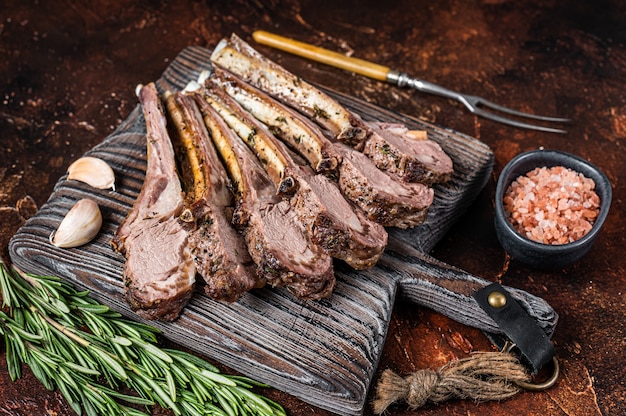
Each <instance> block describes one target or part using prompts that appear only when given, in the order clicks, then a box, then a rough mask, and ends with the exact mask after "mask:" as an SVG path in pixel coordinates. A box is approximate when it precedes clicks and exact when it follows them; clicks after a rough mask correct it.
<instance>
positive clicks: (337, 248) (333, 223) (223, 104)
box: [206, 78, 387, 269]
mask: <svg viewBox="0 0 626 416" xmlns="http://www.w3.org/2000/svg"><path fill="white" fill-rule="evenodd" d="M213 81H214V80H213V79H212V78H210V79H209V80H207V84H206V85H207V91H206V95H207V100H208V102H209V103H210V105H211V106H213V107H214V108H215V109H217V110H218V112H219V113H220V114H221V115H223V116H226V117H227V119H226V123H227V124H229V125H230V126H231V128H233V130H234V131H236V132H237V133H238V134H239V137H240V138H241V139H242V140H243V141H244V142H246V144H247V145H248V146H249V147H250V148H251V149H253V150H255V152H256V153H257V156H259V157H260V158H263V157H267V158H268V159H269V160H280V161H281V162H282V163H284V164H282V165H281V171H280V172H272V171H271V169H275V168H276V167H277V166H278V164H276V163H263V165H264V167H265V169H266V170H267V171H268V173H269V174H270V176H271V177H274V178H281V179H280V181H278V180H275V183H276V185H277V186H278V190H279V193H281V191H282V190H281V189H280V186H281V185H282V184H284V182H285V178H290V180H292V181H293V183H294V185H295V186H294V187H293V192H292V193H291V194H290V196H289V200H290V202H291V205H292V206H293V207H294V208H295V212H296V213H297V215H298V218H299V219H300V221H301V222H302V223H303V224H304V226H305V228H306V230H307V232H308V234H309V237H310V238H311V240H312V241H313V242H315V243H317V244H319V245H320V246H321V247H323V248H324V249H326V250H327V251H328V252H329V253H330V255H331V256H333V257H336V258H339V259H342V260H344V261H346V263H348V264H349V265H350V266H352V267H353V268H355V269H365V268H369V267H372V266H373V265H374V264H376V262H377V261H378V259H379V258H380V256H381V255H382V252H383V251H384V248H385V246H386V244H387V232H386V231H385V230H384V228H383V226H381V225H380V224H378V223H375V222H373V221H371V220H369V219H368V218H366V216H365V215H364V214H363V213H362V211H360V210H359V209H357V208H355V207H354V206H352V205H351V204H350V203H348V201H346V199H345V198H344V197H343V196H342V194H341V192H340V191H339V189H338V187H337V186H336V184H335V183H333V182H331V181H330V180H329V179H328V178H327V177H326V176H323V175H319V174H315V173H314V172H313V171H312V170H311V169H310V168H309V167H305V166H302V165H300V164H298V163H296V161H295V160H294V159H293V158H292V157H291V154H290V153H289V152H288V150H287V148H286V147H285V145H284V144H283V143H281V142H280V141H279V140H277V139H276V137H274V136H273V135H272V134H271V133H270V131H269V130H268V129H267V127H266V126H264V125H263V124H261V123H260V122H259V121H258V120H256V119H254V118H253V117H252V116H251V115H250V114H249V113H248V112H247V111H246V110H245V109H244V108H243V107H241V106H240V105H239V104H238V103H237V102H236V101H235V100H234V99H232V98H231V97H230V96H229V95H228V94H227V93H226V92H225V91H224V90H222V89H221V87H220V86H219V84H217V83H215V82H213ZM243 126H245V127H243ZM282 194H284V192H282Z"/></svg>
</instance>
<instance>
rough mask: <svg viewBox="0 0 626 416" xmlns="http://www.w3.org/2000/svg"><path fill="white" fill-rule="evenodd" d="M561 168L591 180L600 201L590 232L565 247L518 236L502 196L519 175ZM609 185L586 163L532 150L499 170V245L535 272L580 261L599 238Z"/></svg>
mask: <svg viewBox="0 0 626 416" xmlns="http://www.w3.org/2000/svg"><path fill="white" fill-rule="evenodd" d="M553 166H564V167H566V168H569V169H572V170H574V171H576V172H579V173H582V174H583V175H585V176H586V177H587V178H591V179H593V181H594V182H595V184H596V187H595V191H596V193H597V194H598V196H599V197H600V212H599V213H598V217H597V218H596V221H595V223H594V224H593V227H592V229H591V230H590V231H589V232H588V233H587V234H586V235H585V236H583V237H582V238H580V239H579V240H576V241H574V242H571V243H567V244H560V245H550V244H543V243H539V242H536V241H533V240H530V239H529V238H527V237H525V236H523V235H522V234H520V233H519V232H518V231H517V230H516V229H515V228H513V225H511V223H510V222H509V220H508V219H507V218H506V215H505V213H504V203H503V198H504V193H505V192H506V190H507V188H508V187H509V185H510V184H511V183H512V182H513V181H514V180H515V179H517V178H518V177H519V176H520V175H525V174H526V173H528V172H530V171H531V170H533V169H535V168H537V167H548V168H550V167H553ZM611 198H612V189H611V183H610V182H609V180H608V178H607V177H606V175H605V174H604V173H602V172H601V171H600V169H598V168H597V167H596V166H594V165H593V164H591V163H589V162H588V161H586V160H584V159H582V158H580V157H578V156H574V155H571V154H569V153H565V152H561V151H557V150H543V149H539V150H532V151H529V152H525V153H521V154H519V155H517V156H516V157H514V158H513V159H512V160H511V161H510V162H509V163H508V164H507V165H506V166H505V167H504V169H503V170H502V173H501V174H500V177H499V178H498V183H497V186H496V195H495V229H496V234H497V236H498V240H499V241H500V244H501V245H502V247H503V248H504V250H506V252H507V253H508V254H509V255H510V256H511V258H513V259H515V260H518V261H520V262H522V263H524V264H527V265H529V266H532V267H535V268H538V269H547V270H549V269H552V270H554V269H559V268H563V267H566V266H568V265H570V264H572V263H574V262H576V261H578V260H579V259H580V258H581V257H583V256H584V255H585V254H586V253H587V252H588V251H589V249H590V248H591V246H592V245H593V243H594V241H595V240H596V238H597V237H598V233H599V232H600V229H601V228H602V225H603V224H604V221H605V220H606V217H607V215H608V212H609V207H610V206H611Z"/></svg>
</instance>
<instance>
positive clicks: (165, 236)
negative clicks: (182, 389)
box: [112, 83, 196, 321]
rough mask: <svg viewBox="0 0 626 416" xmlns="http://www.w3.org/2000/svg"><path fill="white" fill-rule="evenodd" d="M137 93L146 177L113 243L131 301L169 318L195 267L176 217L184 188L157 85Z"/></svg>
mask: <svg viewBox="0 0 626 416" xmlns="http://www.w3.org/2000/svg"><path fill="white" fill-rule="evenodd" d="M138 96H139V101H140V102H141V104H142V106H143V114H144V117H145V119H146V130H147V134H146V141H147V155H148V162H147V169H146V178H145V180H144V183H143V186H142V188H141V191H140V192H139V195H138V196H137V200H136V201H135V204H134V205H133V207H132V209H131V211H130V212H129V213H128V216H127V217H126V218H125V219H124V221H123V222H122V223H121V224H120V226H119V227H118V229H117V231H116V233H115V236H114V238H113V241H112V245H113V247H114V248H115V249H116V250H117V251H119V252H121V253H123V254H124V255H125V257H126V262H125V264H124V290H125V297H126V300H127V301H128V303H129V304H130V306H131V307H132V308H133V309H134V310H135V311H136V312H137V313H138V314H139V315H140V316H142V317H144V318H146V319H161V320H168V321H171V320H173V319H175V318H176V317H178V315H179V314H180V311H181V310H182V308H183V307H184V306H185V305H186V304H187V302H188V300H189V298H190V297H191V295H192V293H193V290H194V285H195V275H196V268H195V263H194V261H193V256H192V254H191V250H190V249H189V244H188V233H187V230H186V229H185V226H184V224H183V223H182V222H181V221H180V219H179V218H178V217H179V215H180V214H181V212H182V211H183V192H182V188H181V184H180V181H179V178H178V173H177V171H176V162H175V156H174V149H173V147H172V143H171V141H170V138H169V135H168V132H167V126H166V119H165V114H164V112H163V108H162V106H161V101H160V98H159V95H158V92H157V90H156V86H155V85H154V84H153V83H151V84H148V85H146V86H144V87H142V88H141V89H140V90H139V93H138Z"/></svg>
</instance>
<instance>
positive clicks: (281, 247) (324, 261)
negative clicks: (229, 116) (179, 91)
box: [192, 93, 335, 299]
mask: <svg viewBox="0 0 626 416" xmlns="http://www.w3.org/2000/svg"><path fill="white" fill-rule="evenodd" d="M192 94H193V97H194V99H195V100H196V102H197V104H198V107H199V108H200V111H201V113H202V116H203V118H204V122H205V125H206V126H207V129H208V131H209V135H210V137H211V139H212V140H213V143H214V144H215V147H216V149H217V151H218V153H219V154H220V156H221V158H222V160H224V163H225V167H226V169H227V171H228V172H229V175H230V178H231V181H232V183H233V186H234V192H235V198H236V209H235V212H234V215H233V222H234V223H235V225H237V226H238V227H240V228H241V229H242V231H243V235H244V238H245V240H246V243H247V247H248V251H249V253H250V255H251V257H252V259H253V260H254V262H255V263H256V264H257V266H258V268H259V271H260V274H261V275H262V276H264V277H265V278H266V279H267V283H268V284H269V285H271V286H286V287H287V288H288V289H289V290H291V291H292V292H293V293H294V294H295V295H296V296H298V297H300V298H303V299H319V298H323V297H327V296H329V295H330V294H331V293H332V290H333V288H334V285H335V274H334V269H333V262H332V258H331V257H330V256H329V255H328V254H327V253H326V252H325V251H324V250H323V249H322V248H321V247H319V246H318V245H316V244H314V243H312V242H311V241H310V240H309V239H308V237H307V234H306V230H305V229H304V227H303V225H302V223H301V222H300V221H298V220H297V217H296V215H295V212H294V209H293V207H291V206H290V205H289V203H288V202H287V201H285V200H282V199H281V198H280V197H279V196H278V195H277V194H276V188H275V185H274V183H273V182H272V180H271V179H270V177H269V176H268V174H267V173H266V172H265V170H264V169H263V167H262V166H261V165H260V163H259V161H258V160H257V158H256V157H255V155H254V154H253V153H252V152H251V151H250V149H249V148H248V147H247V146H246V144H244V143H243V141H241V140H240V139H239V138H238V137H237V136H236V135H235V133H234V132H233V131H232V130H231V129H230V128H229V127H228V125H227V124H226V122H225V121H224V120H223V119H222V118H221V116H220V115H219V114H218V113H217V112H216V111H215V110H214V109H213V108H212V107H211V106H210V105H209V104H208V102H207V100H206V98H204V97H203V96H201V95H200V94H199V93H192Z"/></svg>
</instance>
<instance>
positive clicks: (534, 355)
mask: <svg viewBox="0 0 626 416" xmlns="http://www.w3.org/2000/svg"><path fill="white" fill-rule="evenodd" d="M473 296H474V299H476V302H477V303H478V305H479V306H480V307H481V308H482V309H483V310H484V311H485V312H486V313H487V314H488V315H489V316H490V317H491V318H492V319H493V320H494V321H495V322H496V324H497V325H498V326H499V327H500V329H502V332H503V333H504V335H506V337H508V339H509V340H510V341H511V342H513V343H514V344H515V345H516V346H517V349H519V351H520V353H521V358H522V361H523V362H524V363H525V364H526V365H527V366H528V367H529V369H530V370H531V372H532V374H536V373H537V372H538V371H539V370H541V368H543V366H544V365H546V364H547V363H549V362H550V361H551V360H552V358H553V357H554V355H555V354H556V351H555V350H554V346H553V345H552V342H551V341H550V338H549V337H548V335H546V333H545V332H544V331H543V330H542V329H541V328H540V327H539V326H538V325H537V323H536V322H535V320H534V319H533V318H532V317H531V316H530V315H529V314H528V313H527V312H526V310H524V308H522V307H521V306H520V304H519V303H518V302H517V301H516V300H515V299H514V298H513V297H512V296H511V295H510V294H509V293H508V292H507V291H506V289H504V287H502V285H500V284H498V283H492V284H490V285H488V286H485V287H484V288H482V289H480V290H478V291H476V292H475V293H474V295H473ZM487 336H488V337H489V338H490V339H491V341H492V342H494V344H496V345H497V346H498V347H499V348H500V349H502V348H503V347H504V345H505V342H506V338H503V337H502V336H499V335H496V334H487Z"/></svg>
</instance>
